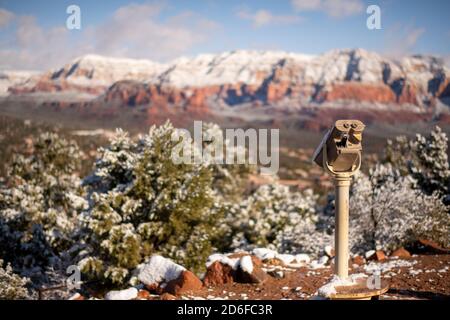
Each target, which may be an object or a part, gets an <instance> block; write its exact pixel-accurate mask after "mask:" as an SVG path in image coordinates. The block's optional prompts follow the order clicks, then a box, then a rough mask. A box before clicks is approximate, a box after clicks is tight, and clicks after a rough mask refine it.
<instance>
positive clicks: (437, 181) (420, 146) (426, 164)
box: [385, 127, 450, 196]
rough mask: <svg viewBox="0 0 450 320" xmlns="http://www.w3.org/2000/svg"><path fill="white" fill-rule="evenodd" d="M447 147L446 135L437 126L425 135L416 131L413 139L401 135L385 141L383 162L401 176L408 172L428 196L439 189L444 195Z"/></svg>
mask: <svg viewBox="0 0 450 320" xmlns="http://www.w3.org/2000/svg"><path fill="white" fill-rule="evenodd" d="M447 148H448V138H447V135H446V134H445V133H444V132H442V130H441V128H439V127H436V128H435V129H434V130H433V131H432V132H431V133H430V134H429V135H428V136H427V137H424V136H422V135H420V134H417V135H416V138H415V139H413V140H408V139H407V138H406V137H404V136H400V137H397V138H396V139H395V141H392V140H388V143H387V147H386V150H385V161H386V162H388V163H391V164H392V165H393V166H394V167H395V168H396V169H397V170H399V171H400V173H402V174H403V175H406V174H411V175H412V177H413V178H414V179H415V180H416V181H417V185H418V186H419V187H420V188H421V189H422V190H423V191H424V192H425V193H427V194H428V195H431V194H433V193H435V192H438V193H439V194H441V195H444V196H445V195H449V193H450V192H449V184H450V169H449V163H448V156H447Z"/></svg>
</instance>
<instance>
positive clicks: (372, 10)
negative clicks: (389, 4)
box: [366, 4, 381, 30]
mask: <svg viewBox="0 0 450 320" xmlns="http://www.w3.org/2000/svg"><path fill="white" fill-rule="evenodd" d="M366 13H367V14H368V15H369V16H368V17H367V20H366V26H367V29H369V30H380V29H381V8H380V7H379V6H377V5H376V4H372V5H370V6H368V7H367V9H366Z"/></svg>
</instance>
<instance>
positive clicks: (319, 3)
mask: <svg viewBox="0 0 450 320" xmlns="http://www.w3.org/2000/svg"><path fill="white" fill-rule="evenodd" d="M291 4H292V6H293V7H294V9H295V10H296V11H300V12H301V11H322V12H324V13H326V14H327V15H328V16H330V17H333V18H344V17H348V16H352V15H355V14H358V13H360V12H362V11H363V9H364V4H363V2H362V0H291Z"/></svg>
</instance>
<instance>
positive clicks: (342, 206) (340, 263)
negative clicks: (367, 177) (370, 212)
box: [334, 174, 351, 279]
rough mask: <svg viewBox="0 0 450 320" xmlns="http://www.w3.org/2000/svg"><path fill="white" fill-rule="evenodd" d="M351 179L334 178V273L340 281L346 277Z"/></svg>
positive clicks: (339, 176) (337, 176)
mask: <svg viewBox="0 0 450 320" xmlns="http://www.w3.org/2000/svg"><path fill="white" fill-rule="evenodd" d="M350 180H351V177H349V176H348V175H345V174H344V175H339V174H338V175H336V176H335V195H336V201H335V203H336V204H335V205H336V210H335V220H336V222H335V235H334V242H335V248H336V256H335V265H334V268H335V270H334V273H335V274H337V275H338V276H339V277H340V278H341V279H346V278H347V277H348V257H349V255H348V214H349V204H348V202H349V190H350Z"/></svg>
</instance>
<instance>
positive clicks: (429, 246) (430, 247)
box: [419, 239, 450, 254]
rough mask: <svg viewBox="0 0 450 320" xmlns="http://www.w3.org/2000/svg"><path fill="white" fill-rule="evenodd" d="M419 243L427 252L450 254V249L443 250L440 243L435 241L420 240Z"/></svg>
mask: <svg viewBox="0 0 450 320" xmlns="http://www.w3.org/2000/svg"><path fill="white" fill-rule="evenodd" d="M419 243H420V244H421V245H422V246H424V247H425V249H426V250H427V251H430V252H432V253H437V254H448V253H450V249H449V248H443V247H442V246H440V245H439V244H438V243H436V242H434V241H431V240H427V239H419Z"/></svg>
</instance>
